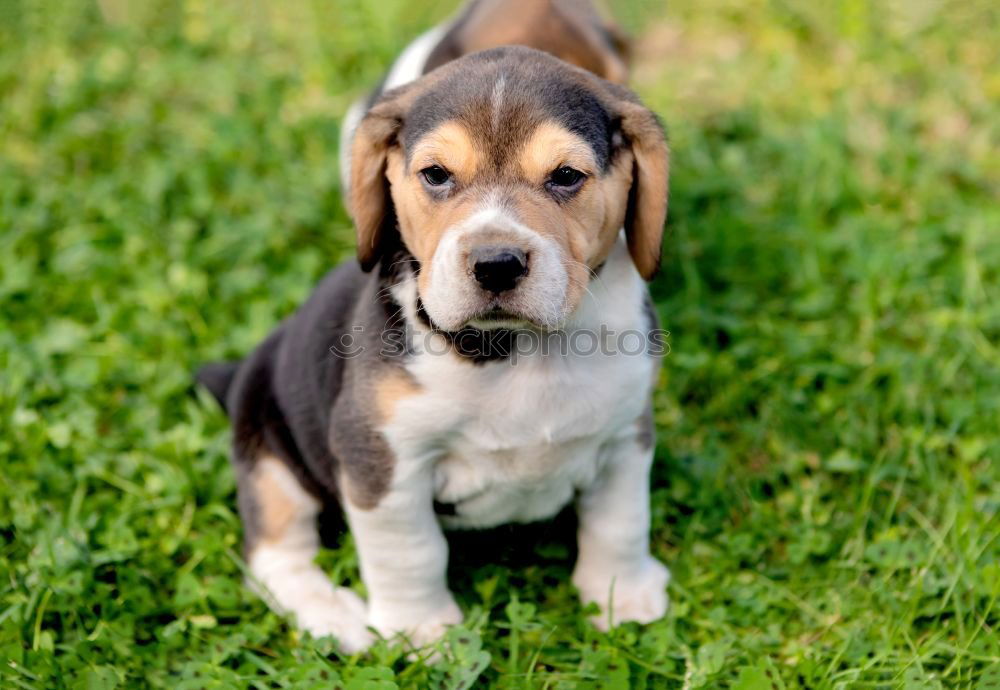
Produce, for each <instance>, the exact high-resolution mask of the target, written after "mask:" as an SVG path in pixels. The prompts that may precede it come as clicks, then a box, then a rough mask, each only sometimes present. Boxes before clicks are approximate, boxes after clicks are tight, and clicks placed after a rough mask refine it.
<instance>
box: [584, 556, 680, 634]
mask: <svg viewBox="0 0 1000 690" xmlns="http://www.w3.org/2000/svg"><path fill="white" fill-rule="evenodd" d="M602 565H603V564H602ZM669 581H670V571H669V570H667V567H666V566H665V565H663V564H662V563H660V562H659V561H658V560H656V559H655V558H653V557H652V556H650V557H649V558H647V559H646V560H645V561H643V563H642V564H641V565H640V566H639V567H638V568H634V569H633V570H632V571H631V572H626V573H613V572H609V571H608V570H607V569H606V568H602V567H600V566H596V567H588V566H586V565H582V564H581V565H578V566H577V568H576V570H575V571H574V573H573V584H574V585H576V588H577V589H578V590H579V591H580V599H581V600H582V601H583V602H584V603H585V604H589V603H591V602H593V603H595V604H597V605H598V606H599V607H600V608H601V613H599V614H597V615H595V616H591V618H590V621H591V622H592V623H593V624H594V626H595V627H596V628H597V629H599V630H602V631H604V632H607V631H608V630H609V629H611V628H613V627H614V626H616V625H619V624H620V623H625V622H627V621H635V622H637V623H651V622H653V621H655V620H659V619H660V618H663V616H664V614H666V612H667V607H668V606H669V604H670V600H669V598H668V596H667V583H668V582H669Z"/></svg>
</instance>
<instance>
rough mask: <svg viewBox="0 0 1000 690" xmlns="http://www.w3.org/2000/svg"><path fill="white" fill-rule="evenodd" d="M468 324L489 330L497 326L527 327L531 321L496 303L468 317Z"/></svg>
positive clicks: (508, 327)
mask: <svg viewBox="0 0 1000 690" xmlns="http://www.w3.org/2000/svg"><path fill="white" fill-rule="evenodd" d="M468 325H469V326H471V327H472V328H476V329H479V330H481V331H489V330H493V329H498V328H506V329H516V328H528V327H530V326H531V325H532V323H531V321H530V319H528V318H526V317H525V316H522V315H521V314H517V313H515V312H512V311H508V310H507V309H504V308H503V307H501V306H499V305H496V306H493V307H491V308H490V309H487V310H485V311H482V312H480V313H478V314H476V315H475V316H474V317H472V318H471V319H469V321H468Z"/></svg>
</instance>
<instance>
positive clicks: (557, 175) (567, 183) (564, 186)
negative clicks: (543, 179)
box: [549, 165, 586, 192]
mask: <svg viewBox="0 0 1000 690" xmlns="http://www.w3.org/2000/svg"><path fill="white" fill-rule="evenodd" d="M585 177H586V175H584V174H583V173H582V172H580V171H579V170H577V169H576V168H571V167H569V166H568V165H564V166H562V167H561V168H556V169H555V170H553V171H552V174H551V175H549V186H551V187H555V188H557V189H559V190H560V191H564V192H566V191H570V190H572V189H574V188H575V187H579V186H580V184H581V183H582V182H583V179H584V178H585Z"/></svg>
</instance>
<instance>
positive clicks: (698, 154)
mask: <svg viewBox="0 0 1000 690" xmlns="http://www.w3.org/2000/svg"><path fill="white" fill-rule="evenodd" d="M618 4H619V5H620V6H619V8H618V15H619V18H620V19H621V21H622V22H623V23H624V24H625V25H626V26H627V27H628V28H629V29H630V30H631V31H633V32H634V33H635V34H636V35H637V36H638V44H637V46H636V65H635V70H634V85H635V88H636V89H637V91H638V92H639V93H640V94H641V95H642V96H643V98H644V99H645V100H646V102H647V103H648V104H650V105H651V106H652V107H653V108H654V109H655V110H657V111H658V112H659V113H660V114H661V115H662V116H663V118H664V120H665V121H666V122H667V123H668V126H669V130H670V136H671V141H672V148H673V166H672V173H673V174H672V194H671V197H672V200H671V210H670V219H669V222H668V230H669V236H668V240H667V242H666V248H665V258H664V270H663V272H662V274H661V276H660V277H659V278H658V279H657V280H656V282H655V283H654V284H653V286H652V290H653V294H654V296H655V298H656V303H657V305H658V308H659V312H660V315H661V318H662V320H663V323H664V326H665V328H667V329H669V331H670V333H671V336H670V341H669V343H670V354H669V356H667V357H666V359H665V360H664V368H663V373H662V378H661V381H660V385H659V387H658V390H657V393H656V397H655V404H656V420H657V427H658V454H657V462H656V465H655V470H654V493H653V498H652V500H653V519H654V526H653V545H654V551H655V553H656V554H657V555H658V556H659V557H660V558H661V559H662V560H664V561H665V562H667V563H668V564H669V565H670V566H671V569H672V571H673V581H672V582H671V585H670V595H671V599H672V602H673V604H672V608H671V611H670V613H669V614H668V616H667V618H666V619H664V620H663V621H660V622H658V623H655V624H652V625H649V626H646V627H639V626H635V625H632V624H630V625H627V626H624V627H622V628H619V629H618V630H616V631H614V632H613V633H612V634H610V635H605V634H601V633H599V632H597V631H596V630H594V629H592V628H591V627H589V626H588V625H587V623H586V622H585V612H584V611H583V610H582V609H581V607H580V605H579V604H578V602H577V600H576V598H575V595H574V593H573V591H572V588H571V586H570V584H569V581H568V580H569V571H570V568H571V562H570V560H569V559H570V554H571V546H572V545H571V540H567V539H566V537H565V534H564V532H565V530H561V529H559V525H543V526H539V527H535V528H531V529H526V530H507V531H505V530H500V531H499V532H498V533H495V534H490V535H477V534H466V535H462V537H461V539H462V540H463V541H464V542H466V543H467V545H469V548H468V549H463V551H464V552H466V553H467V557H465V558H463V559H461V562H460V564H459V565H458V566H456V567H454V568H453V573H452V574H453V577H452V582H453V585H454V587H455V589H456V592H457V596H458V598H459V602H460V604H461V605H462V607H463V609H464V610H465V611H466V615H467V621H466V625H465V627H464V628H463V629H459V630H457V631H454V632H453V634H452V635H451V636H450V637H449V640H448V643H447V644H446V645H445V647H444V651H443V658H444V661H443V662H442V663H440V664H438V665H436V666H435V665H430V664H427V663H425V662H424V661H421V660H420V659H419V658H418V659H411V658H408V657H407V656H406V654H405V652H404V651H403V650H402V649H400V648H399V647H393V646H390V645H387V644H384V643H380V644H379V645H378V646H377V647H376V648H375V649H374V650H373V651H372V652H371V653H370V654H367V655H362V656H355V657H343V656H341V655H339V654H338V653H337V652H336V649H335V647H334V645H333V644H332V642H331V641H329V640H312V639H310V638H308V637H306V636H303V635H300V634H299V633H298V632H296V631H295V630H294V628H292V627H290V626H289V625H288V623H287V622H286V621H285V620H283V619H282V618H281V617H279V616H276V615H274V614H272V613H269V612H268V610H267V608H266V606H265V605H264V604H263V603H262V602H261V601H260V600H259V599H258V598H257V597H256V596H254V595H253V594H251V593H249V592H248V591H247V590H246V589H245V588H244V587H243V573H244V571H243V564H242V562H241V558H240V540H241V526H240V522H239V520H238V518H237V516H236V513H235V487H234V480H233V476H232V473H231V471H230V468H229V465H228V459H227V451H228V427H227V422H226V419H225V417H224V415H223V414H222V412H221V411H220V410H219V409H218V407H217V406H216V405H215V404H214V402H213V401H212V400H210V398H209V397H208V396H207V395H206V394H204V393H203V392H196V391H194V390H193V388H192V377H191V373H192V371H193V370H194V368H195V367H196V366H197V364H198V363H201V362H204V361H207V360H212V359H220V358H226V357H238V356H240V355H242V354H245V353H247V352H248V350H249V349H250V348H251V347H252V346H253V345H254V344H255V343H256V342H257V341H258V340H259V339H260V338H261V337H262V336H263V335H264V334H265V333H267V332H268V331H269V330H270V329H271V328H272V327H273V326H274V324H275V323H276V322H277V321H278V320H279V319H281V318H282V317H283V316H284V315H286V314H288V313H289V312H290V311H291V310H293V309H294V308H295V307H296V305H298V304H299V303H300V302H301V301H302V300H303V298H304V297H305V296H306V295H307V294H308V293H309V291H310V290H311V288H312V286H313V285H314V284H315V282H316V281H317V280H318V278H319V277H320V276H321V275H322V274H323V273H324V272H325V271H326V270H327V269H328V268H329V267H330V266H332V265H333V264H335V263H336V262H338V261H341V260H350V257H351V256H352V243H353V239H352V230H351V227H350V223H349V221H348V219H347V216H346V215H345V212H344V209H343V205H342V203H341V201H340V194H339V186H338V185H339V181H338V178H337V165H336V156H337V136H338V128H339V123H340V117H341V116H342V114H343V113H344V111H345V110H346V108H347V106H348V105H349V103H350V102H351V101H352V100H353V99H354V98H355V97H357V96H358V95H359V94H361V93H362V92H363V91H364V90H365V88H366V86H368V85H371V84H373V83H374V82H375V81H376V80H377V79H378V76H379V74H380V72H381V70H382V69H383V68H384V67H385V66H386V65H387V64H388V63H389V61H390V60H391V59H392V57H393V56H394V55H395V54H396V53H397V52H398V51H399V50H400V49H401V48H402V47H403V46H404V45H405V44H406V42H407V41H408V40H409V39H410V38H412V37H413V36H414V35H415V34H416V33H417V32H419V31H420V30H422V29H423V28H424V27H426V26H429V25H430V24H431V23H433V22H434V21H436V20H438V19H440V18H441V17H442V16H445V15H446V14H447V12H448V11H449V9H450V8H451V7H452V6H454V2H448V3H443V4H442V3H437V2H407V1H406V0H370V2H364V1H363V0H289V1H288V2H283V3H278V2H272V3H266V2H254V3H241V2H236V1H235V0H217V1H215V2H209V1H207V0H146V1H144V2H126V0H99V1H97V2H95V1H94V0H80V1H79V2H64V1H60V0H0V458H2V463H3V464H2V475H0V663H2V665H0V686H3V687H10V688H18V687H23V688H34V687H38V688H62V687H81V688H112V687H116V686H117V687H129V688H132V687H146V686H149V687H170V688H175V689H178V690H179V689H181V688H207V687H213V688H214V687H260V688H264V687H297V688H298V687H303V688H310V687H314V688H321V687H322V688H328V687H331V686H337V687H343V688H349V689H351V690H361V689H363V688H371V689H378V690H388V689H390V688H396V687H397V686H398V687H400V688H410V687H414V688H426V687H446V688H464V687H469V686H470V685H474V686H475V687H504V688H587V687H591V688H629V687H632V688H643V687H647V688H660V687H667V688H681V687H684V688H738V689H739V690H770V689H771V688H775V689H781V688H810V689H813V688H815V689H823V688H830V689H833V688H904V689H906V690H917V689H921V690H923V689H930V688H978V689H981V690H986V689H988V688H1000V603H998V597H1000V71H998V68H997V67H998V65H1000V7H998V6H997V4H996V3H995V2H989V1H988V0H982V1H977V0H882V1H877V0H836V1H832V2H826V3H817V2H813V1H812V0H749V1H744V0H670V2H669V3H668V4H667V6H666V7H665V8H664V6H663V3H662V2H657V1H654V0H649V1H648V2H642V1H641V0H637V1H636V2H633V3H631V4H627V3H623V2H621V3H618ZM477 543H478V544H479V545H484V544H485V545H486V546H487V547H488V548H487V549H485V551H487V552H488V554H491V556H492V557H490V556H478V557H477V555H476V554H475V549H474V548H472V546H475V545H476V544H477ZM321 562H322V564H323V565H324V567H325V568H326V569H327V570H328V571H329V572H330V574H331V577H333V578H336V579H337V580H339V581H341V582H344V583H347V584H349V585H351V586H354V587H357V588H359V591H360V587H361V585H360V582H359V580H358V572H357V564H356V559H355V555H354V549H353V546H352V544H351V542H350V538H349V537H348V538H345V539H344V540H343V541H342V543H341V544H340V545H339V546H338V547H337V548H336V549H333V550H327V551H324V552H323V554H322V555H321Z"/></svg>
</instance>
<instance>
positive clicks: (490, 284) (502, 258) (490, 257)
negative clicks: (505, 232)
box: [469, 247, 528, 294]
mask: <svg viewBox="0 0 1000 690" xmlns="http://www.w3.org/2000/svg"><path fill="white" fill-rule="evenodd" d="M469 267H470V268H471V269H472V274H473V275H474V276H476V280H477V281H478V282H479V284H480V285H482V286H483V289H484V290H489V291H490V292H495V293H497V294H499V293H501V292H505V291H507V290H513V289H514V286H515V285H517V282H518V281H519V280H521V278H523V277H524V274H525V273H527V272H528V257H527V256H526V255H525V253H524V252H523V251H521V250H520V249H517V248H515V247H476V248H475V249H473V250H472V251H471V252H470V253H469Z"/></svg>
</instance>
